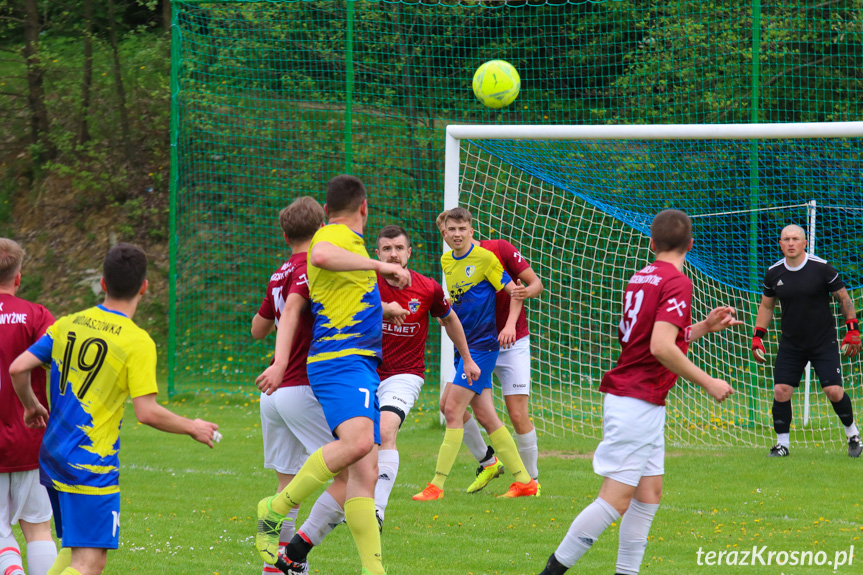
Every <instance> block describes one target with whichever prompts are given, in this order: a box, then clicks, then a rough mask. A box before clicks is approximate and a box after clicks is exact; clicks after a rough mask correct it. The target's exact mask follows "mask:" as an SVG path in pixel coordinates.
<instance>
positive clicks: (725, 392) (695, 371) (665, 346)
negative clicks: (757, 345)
mask: <svg viewBox="0 0 863 575" xmlns="http://www.w3.org/2000/svg"><path fill="white" fill-rule="evenodd" d="M679 332H680V328H679V327H677V326H676V325H674V324H672V323H668V322H667V321H658V322H656V324H655V325H654V326H653V333H651V335H650V353H651V354H653V356H654V357H655V358H656V359H657V360H659V363H661V364H662V365H663V366H665V367H666V368H667V369H668V370H670V371H672V372H674V373H675V374H677V375H679V376H680V377H682V378H683V379H685V380H687V381H691V382H692V383H694V384H696V385H700V386H701V387H703V388H704V391H706V392H707V394H708V395H709V396H710V397H712V398H713V399H715V400H716V401H718V402H721V401H724V400H725V399H727V398H728V397H729V396H730V395H731V394H732V393H734V389H732V387H731V386H730V385H728V383H727V382H725V381H723V380H721V379H716V378H714V377H710V376H709V375H707V373H705V372H704V371H703V370H702V369H701V368H699V367H698V366H697V365H695V364H694V363H692V362H691V361H689V358H688V357H686V354H685V353H683V352H682V351H681V350H680V348H679V347H677V343H676V340H677V334H678V333H679Z"/></svg>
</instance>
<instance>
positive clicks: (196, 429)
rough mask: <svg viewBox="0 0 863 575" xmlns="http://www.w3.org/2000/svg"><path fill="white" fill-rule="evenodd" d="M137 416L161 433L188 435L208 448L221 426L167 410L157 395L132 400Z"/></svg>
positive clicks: (152, 394) (139, 419)
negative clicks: (157, 400) (157, 398)
mask: <svg viewBox="0 0 863 575" xmlns="http://www.w3.org/2000/svg"><path fill="white" fill-rule="evenodd" d="M132 406H133V407H134V408H135V416H136V417H137V418H138V421H140V422H141V423H143V424H144V425H149V426H150V427H152V428H154V429H158V430H159V431H166V432H168V433H177V434H180V435H188V436H190V437H191V438H192V439H194V440H195V441H199V442H201V443H203V444H204V445H206V446H208V447H213V436H214V435H215V433H216V430H217V429H219V426H218V425H216V424H215V423H210V422H209V421H204V420H203V419H188V418H186V417H183V416H182V415H177V414H176V413H174V412H173V411H170V410H168V409H165V408H164V407H162V406H161V405H159V404H158V403H157V402H156V394H155V393H151V394H148V395H141V396H138V397H135V398H133V399H132Z"/></svg>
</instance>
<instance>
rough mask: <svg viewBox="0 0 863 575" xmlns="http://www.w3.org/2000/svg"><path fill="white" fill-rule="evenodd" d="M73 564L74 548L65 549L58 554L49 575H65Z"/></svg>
mask: <svg viewBox="0 0 863 575" xmlns="http://www.w3.org/2000/svg"><path fill="white" fill-rule="evenodd" d="M71 564H72V548H71V547H63V548H62V549H60V551H58V552H57V558H56V559H54V564H53V565H51V568H50V569H48V575H63V570H64V569H65V568H66V567H68V566H69V565H71Z"/></svg>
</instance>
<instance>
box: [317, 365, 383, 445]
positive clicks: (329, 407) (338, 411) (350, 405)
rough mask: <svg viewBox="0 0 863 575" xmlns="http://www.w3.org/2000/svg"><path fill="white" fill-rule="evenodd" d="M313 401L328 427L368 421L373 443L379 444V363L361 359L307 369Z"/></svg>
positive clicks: (331, 429) (331, 428)
mask: <svg viewBox="0 0 863 575" xmlns="http://www.w3.org/2000/svg"><path fill="white" fill-rule="evenodd" d="M306 372H307V373H308V375H309V383H310V384H311V385H312V391H314V392H315V397H317V398H318V401H320V402H321V407H323V408H324V417H326V418H327V425H329V426H330V431H332V432H333V437H337V436H336V435H335V430H336V427H338V426H339V425H341V424H342V423H344V422H345V421H347V420H349V419H353V418H354V417H368V418H369V419H371V420H372V423H374V426H375V443H377V444H380V442H381V410H380V407H379V405H378V386H379V385H380V384H381V378H380V377H379V376H378V360H377V359H376V358H374V357H366V356H363V355H350V356H347V357H337V358H335V359H327V360H325V361H316V362H314V363H310V364H309V365H307V366H306Z"/></svg>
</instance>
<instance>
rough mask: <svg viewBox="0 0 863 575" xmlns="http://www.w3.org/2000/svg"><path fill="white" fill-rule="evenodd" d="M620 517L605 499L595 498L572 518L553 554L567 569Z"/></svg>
mask: <svg viewBox="0 0 863 575" xmlns="http://www.w3.org/2000/svg"><path fill="white" fill-rule="evenodd" d="M618 519H620V514H619V513H618V512H617V511H616V510H615V509H614V507H612V506H611V505H610V504H609V503H607V502H606V501H604V500H602V499H600V498H598V497H597V498H596V499H595V500H594V502H593V503H591V504H590V505H588V506H587V507H585V508H584V509H583V510H582V512H581V513H579V514H578V517H576V518H575V519H573V520H572V525H570V526H569V531H567V532H566V537H564V538H563V541H561V542H560V545H559V546H558V548H557V550H556V551H555V552H554V556H555V557H557V560H558V562H560V564H561V565H563V566H564V567H566V568H567V569H568V568H570V567H572V566H573V565H575V562H576V561H578V560H579V559H581V557H582V555H584V554H585V553H587V551H588V549H590V547H591V545H593V543H594V542H595V541H596V540H597V539H599V536H600V535H602V532H603V531H605V530H606V529H608V526H609V525H611V524H612V523H614V522H615V521H617V520H618Z"/></svg>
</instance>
